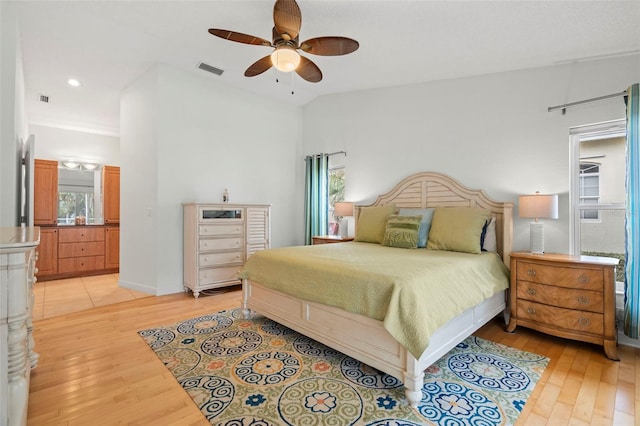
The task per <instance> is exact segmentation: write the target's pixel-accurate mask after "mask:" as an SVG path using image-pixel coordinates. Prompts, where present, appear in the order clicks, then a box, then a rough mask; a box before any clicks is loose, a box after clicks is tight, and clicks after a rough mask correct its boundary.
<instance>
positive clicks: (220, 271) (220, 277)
mask: <svg viewBox="0 0 640 426" xmlns="http://www.w3.org/2000/svg"><path fill="white" fill-rule="evenodd" d="M240 268H241V266H228V267H225V268H215V269H200V271H199V272H198V284H200V285H202V284H212V283H219V282H227V281H237V280H238V272H240Z"/></svg>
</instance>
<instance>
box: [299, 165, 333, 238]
mask: <svg viewBox="0 0 640 426" xmlns="http://www.w3.org/2000/svg"><path fill="white" fill-rule="evenodd" d="M306 163H307V164H306V177H305V206H304V221H305V239H304V242H305V244H307V245H309V244H311V242H312V240H311V237H313V236H315V235H327V227H328V223H329V197H328V196H327V191H328V188H329V156H328V155H327V154H318V155H310V156H308V157H307V158H306Z"/></svg>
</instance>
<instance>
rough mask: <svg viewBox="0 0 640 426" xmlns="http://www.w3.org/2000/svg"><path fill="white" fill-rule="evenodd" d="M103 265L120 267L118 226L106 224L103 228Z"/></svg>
mask: <svg viewBox="0 0 640 426" xmlns="http://www.w3.org/2000/svg"><path fill="white" fill-rule="evenodd" d="M104 247H105V248H104V267H105V268H106V269H112V268H119V267H120V228H119V227H117V226H107V227H106V228H105V229H104Z"/></svg>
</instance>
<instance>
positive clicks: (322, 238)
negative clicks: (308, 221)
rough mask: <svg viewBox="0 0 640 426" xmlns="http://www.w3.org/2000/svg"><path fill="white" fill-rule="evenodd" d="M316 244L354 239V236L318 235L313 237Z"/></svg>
mask: <svg viewBox="0 0 640 426" xmlns="http://www.w3.org/2000/svg"><path fill="white" fill-rule="evenodd" d="M311 239H312V240H313V241H312V243H313V245H314V246H316V245H318V244H332V243H344V242H347V241H353V237H341V236H340V235H318V236H315V237H311Z"/></svg>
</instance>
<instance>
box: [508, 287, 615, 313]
mask: <svg viewBox="0 0 640 426" xmlns="http://www.w3.org/2000/svg"><path fill="white" fill-rule="evenodd" d="M516 287H517V296H518V299H526V300H529V301H532V302H538V303H544V304H545V305H552V306H560V307H564V308H569V309H579V310H582V311H590V312H599V313H603V306H604V305H603V302H604V299H603V294H602V292H599V291H592V290H582V289H578V290H573V289H568V288H563V287H555V286H551V285H544V284H536V283H530V282H527V281H518V285H517V286H516Z"/></svg>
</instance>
